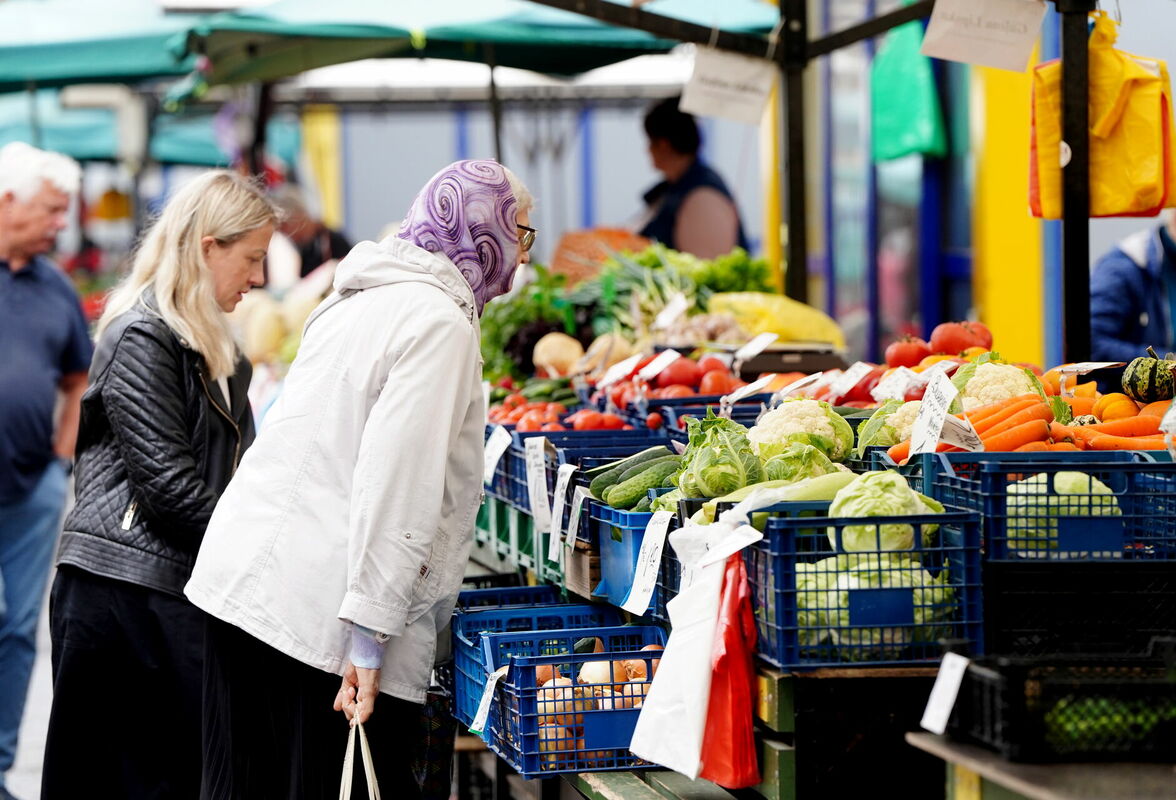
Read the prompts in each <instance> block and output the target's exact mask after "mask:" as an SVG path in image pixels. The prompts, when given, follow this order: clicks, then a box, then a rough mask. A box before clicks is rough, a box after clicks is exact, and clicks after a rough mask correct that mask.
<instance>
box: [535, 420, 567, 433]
mask: <svg viewBox="0 0 1176 800" xmlns="http://www.w3.org/2000/svg"><path fill="white" fill-rule="evenodd" d="M539 430H541V431H566V430H567V428H565V427H564V426H563V425H560V424H559V423H558V422H548V423H546V424H545V425H544V426H543V427H542V428H540V429H539Z"/></svg>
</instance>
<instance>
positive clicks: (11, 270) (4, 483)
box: [0, 143, 93, 799]
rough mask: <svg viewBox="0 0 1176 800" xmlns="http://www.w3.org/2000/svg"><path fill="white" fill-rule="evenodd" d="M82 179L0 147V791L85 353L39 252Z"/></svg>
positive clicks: (59, 277)
mask: <svg viewBox="0 0 1176 800" xmlns="http://www.w3.org/2000/svg"><path fill="white" fill-rule="evenodd" d="M80 180H81V170H79V169H78V165H77V164H76V163H75V162H74V161H73V160H72V159H69V158H66V157H65V156H63V155H59V154H58V153H48V152H45V151H43V150H37V149H36V148H33V147H29V146H28V145H26V144H20V143H15V144H9V145H7V146H5V147H4V148H2V149H0V799H3V798H8V797H11V795H10V794H9V793H8V791H7V789H5V788H4V773H5V772H7V771H8V770H9V769H10V768H11V767H12V762H13V760H14V759H15V757H16V740H17V733H18V731H19V730H20V720H21V715H22V714H23V712H24V706H25V697H26V695H27V693H28V686H29V675H30V673H31V671H32V668H33V660H34V656H35V652H36V634H37V619H38V617H39V616H40V613H41V601H42V600H43V599H44V596H45V581H46V580H47V579H48V577H49V569H50V567H51V565H52V560H53V548H54V545H56V543H57V534H58V532H59V530H60V527H59V526H60V525H61V514H62V511H63V509H64V507H65V494H66V484H67V482H68V480H69V478H68V475H69V471H70V469H71V468H72V463H73V455H74V443H75V441H76V440H77V433H78V404H79V402H80V401H81V397H82V392H83V391H85V389H86V370H87V369H88V368H89V366H90V356H91V353H92V349H93V348H92V346H91V344H90V334H89V331H88V330H87V329H86V319H85V316H84V315H83V314H82V308H81V305H80V304H79V302H78V296H77V293H76V292H75V291H74V289H73V286H72V285H71V284H70V282H69V280H68V279H67V278H66V277H65V276H64V275H63V274H62V273H61V272H60V271H59V270H58V269H57V267H56V266H55V265H54V264H53V262H51V261H50V260H49V259H48V258H47V257H46V253H49V252H50V251H51V250H53V247H54V244H55V242H56V239H57V234H58V233H60V232H61V231H62V230H63V229H64V228H65V226H66V214H67V212H68V211H69V206H70V199H71V197H72V196H73V195H74V194H76V193H77V191H78V185H79V183H80ZM59 399H60V400H61V407H60V411H59V412H57V419H56V425H54V415H55V409H56V408H57V403H58V400H59Z"/></svg>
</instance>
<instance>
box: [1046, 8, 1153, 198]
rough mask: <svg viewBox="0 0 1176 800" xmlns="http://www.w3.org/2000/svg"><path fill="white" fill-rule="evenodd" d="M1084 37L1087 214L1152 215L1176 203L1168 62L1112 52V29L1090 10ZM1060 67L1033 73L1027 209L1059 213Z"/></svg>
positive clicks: (1062, 152)
mask: <svg viewBox="0 0 1176 800" xmlns="http://www.w3.org/2000/svg"><path fill="white" fill-rule="evenodd" d="M1091 16H1092V17H1093V18H1094V31H1093V33H1092V34H1091V36H1090V51H1089V52H1090V75H1089V100H1088V102H1089V113H1090V216H1092V217H1123V216H1154V215H1155V214H1158V213H1159V211H1160V209H1162V208H1165V207H1167V206H1173V205H1176V160H1174V159H1176V152H1174V150H1173V147H1172V89H1171V81H1170V79H1169V78H1168V65H1167V63H1165V62H1164V61H1161V60H1158V59H1153V58H1143V57H1141V56H1136V55H1132V54H1131V53H1125V52H1123V51H1122V50H1116V49H1115V48H1114V44H1115V39H1116V38H1117V37H1118V25H1117V23H1115V21H1114V20H1112V19H1111V18H1110V17H1109V16H1107V14H1106V12H1103V11H1095V12H1092V14H1091ZM1061 98H1062V64H1061V62H1059V61H1050V62H1047V63H1044V64H1040V65H1038V66H1037V67H1036V68H1035V69H1034V71H1033V107H1032V111H1033V125H1032V129H1031V133H1030V155H1029V206H1030V210H1031V211H1032V212H1033V215H1034V216H1036V217H1044V218H1045V219H1060V218H1061V216H1062V165H1063V163H1064V162H1065V161H1068V160H1069V150H1068V148H1063V147H1062V103H1061Z"/></svg>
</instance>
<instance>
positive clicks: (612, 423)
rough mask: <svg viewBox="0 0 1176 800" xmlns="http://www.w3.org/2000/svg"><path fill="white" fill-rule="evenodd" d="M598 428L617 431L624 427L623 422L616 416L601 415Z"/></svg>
mask: <svg viewBox="0 0 1176 800" xmlns="http://www.w3.org/2000/svg"><path fill="white" fill-rule="evenodd" d="M600 427H601V428H603V429H604V430H606V431H619V430H621V428H624V427H625V421H624V420H623V419H621V418H620V417H618V416H617V415H616V414H601V415H600Z"/></svg>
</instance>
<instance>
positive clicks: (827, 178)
mask: <svg viewBox="0 0 1176 800" xmlns="http://www.w3.org/2000/svg"><path fill="white" fill-rule="evenodd" d="M831 5H832V3H822V8H821V32H822V33H825V34H827V33H829V32H830V28H831V27H832V24H833V19H832V14H831V12H830V10H829V7H830V6H831ZM821 129H822V130H821V138H822V141H823V142H824V145H823V149H824V163H823V164H822V165H821V172H822V175H821V180H822V181H823V182H824V184H825V197H824V215H825V220H824V223H825V225H824V227H825V257H824V261H823V263H822V264H821V274H822V276H823V277H824V281H825V313H827V314H828V315H829V316H831V317H833V318H834V319H836V318H837V270H836V268H835V266H834V265H835V264H836V261H835V255H836V247H835V245H834V241H835V235H836V229H837V226H836V223H835V222H834V219H833V215H834V211H833V209H834V204H833V188H834V187H833V54H832V53H830V54H829V55H827V56H825V57H824V58H823V59H821Z"/></svg>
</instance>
